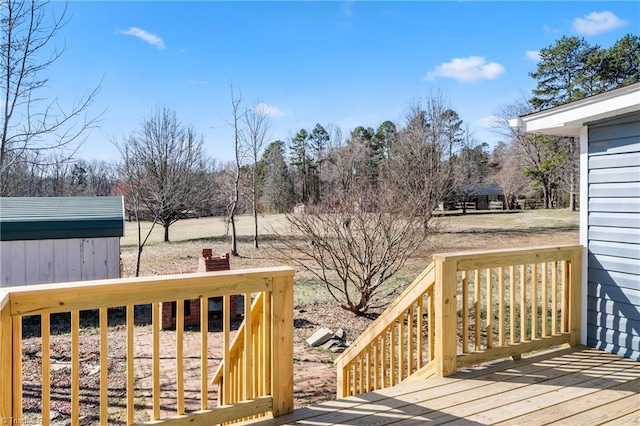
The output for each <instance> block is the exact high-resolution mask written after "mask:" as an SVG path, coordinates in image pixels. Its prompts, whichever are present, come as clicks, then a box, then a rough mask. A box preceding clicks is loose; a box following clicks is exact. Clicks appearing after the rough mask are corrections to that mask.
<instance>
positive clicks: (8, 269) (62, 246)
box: [0, 237, 120, 287]
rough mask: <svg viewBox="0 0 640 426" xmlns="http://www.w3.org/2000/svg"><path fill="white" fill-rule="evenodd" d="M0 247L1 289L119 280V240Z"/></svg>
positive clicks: (4, 243)
mask: <svg viewBox="0 0 640 426" xmlns="http://www.w3.org/2000/svg"><path fill="white" fill-rule="evenodd" d="M0 244H1V246H0V247H1V249H0V254H1V257H2V259H1V265H2V271H1V277H0V278H1V280H0V287H11V286H22V285H29V284H44V283H60V282H68V281H86V280H101V279H107V278H119V277H120V239H119V238H118V237H111V238H71V239H67V240H30V241H2V242H1V243H0Z"/></svg>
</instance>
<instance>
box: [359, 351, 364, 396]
mask: <svg viewBox="0 0 640 426" xmlns="http://www.w3.org/2000/svg"><path fill="white" fill-rule="evenodd" d="M358 368H359V371H358V383H359V385H360V388H359V393H365V390H364V389H365V387H364V385H365V381H364V353H363V352H360V355H359V356H358Z"/></svg>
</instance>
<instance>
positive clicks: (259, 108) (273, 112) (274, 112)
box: [254, 102, 291, 118]
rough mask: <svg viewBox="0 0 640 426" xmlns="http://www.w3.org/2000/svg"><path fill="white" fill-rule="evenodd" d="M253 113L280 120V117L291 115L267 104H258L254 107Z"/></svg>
mask: <svg viewBox="0 0 640 426" xmlns="http://www.w3.org/2000/svg"><path fill="white" fill-rule="evenodd" d="M254 111H256V112H259V113H262V114H264V115H266V116H269V117H273V118H280V117H284V116H287V115H291V113H290V112H287V111H282V110H281V109H280V108H278V107H277V106H275V105H269V104H265V103H263V102H261V103H259V104H258V105H256V106H255V108H254Z"/></svg>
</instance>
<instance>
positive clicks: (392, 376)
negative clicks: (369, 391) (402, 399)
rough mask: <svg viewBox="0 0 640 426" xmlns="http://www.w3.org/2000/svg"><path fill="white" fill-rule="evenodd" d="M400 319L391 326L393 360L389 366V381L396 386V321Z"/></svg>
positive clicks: (390, 354) (390, 357) (390, 352)
mask: <svg viewBox="0 0 640 426" xmlns="http://www.w3.org/2000/svg"><path fill="white" fill-rule="evenodd" d="M397 322H398V321H397V320H396V321H394V322H393V323H392V324H391V326H390V328H389V332H390V333H391V344H390V345H389V361H391V366H390V367H389V370H390V371H389V382H390V384H391V386H395V384H396V358H397V351H396V326H397V325H396V323H397Z"/></svg>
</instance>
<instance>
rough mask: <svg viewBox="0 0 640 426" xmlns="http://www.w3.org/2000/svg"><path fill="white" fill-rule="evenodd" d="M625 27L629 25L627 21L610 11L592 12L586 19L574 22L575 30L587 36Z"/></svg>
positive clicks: (578, 19)
mask: <svg viewBox="0 0 640 426" xmlns="http://www.w3.org/2000/svg"><path fill="white" fill-rule="evenodd" d="M625 25H627V21H623V20H622V19H620V18H618V17H617V16H616V15H614V14H613V13H612V12H609V11H608V10H605V11H604V12H591V13H590V14H588V15H586V16H585V17H584V18H575V19H574V20H573V29H574V30H576V31H577V32H578V33H579V34H582V35H586V36H591V35H596V34H600V33H604V32H606V31H611V30H614V29H616V28H620V27H623V26H625Z"/></svg>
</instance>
